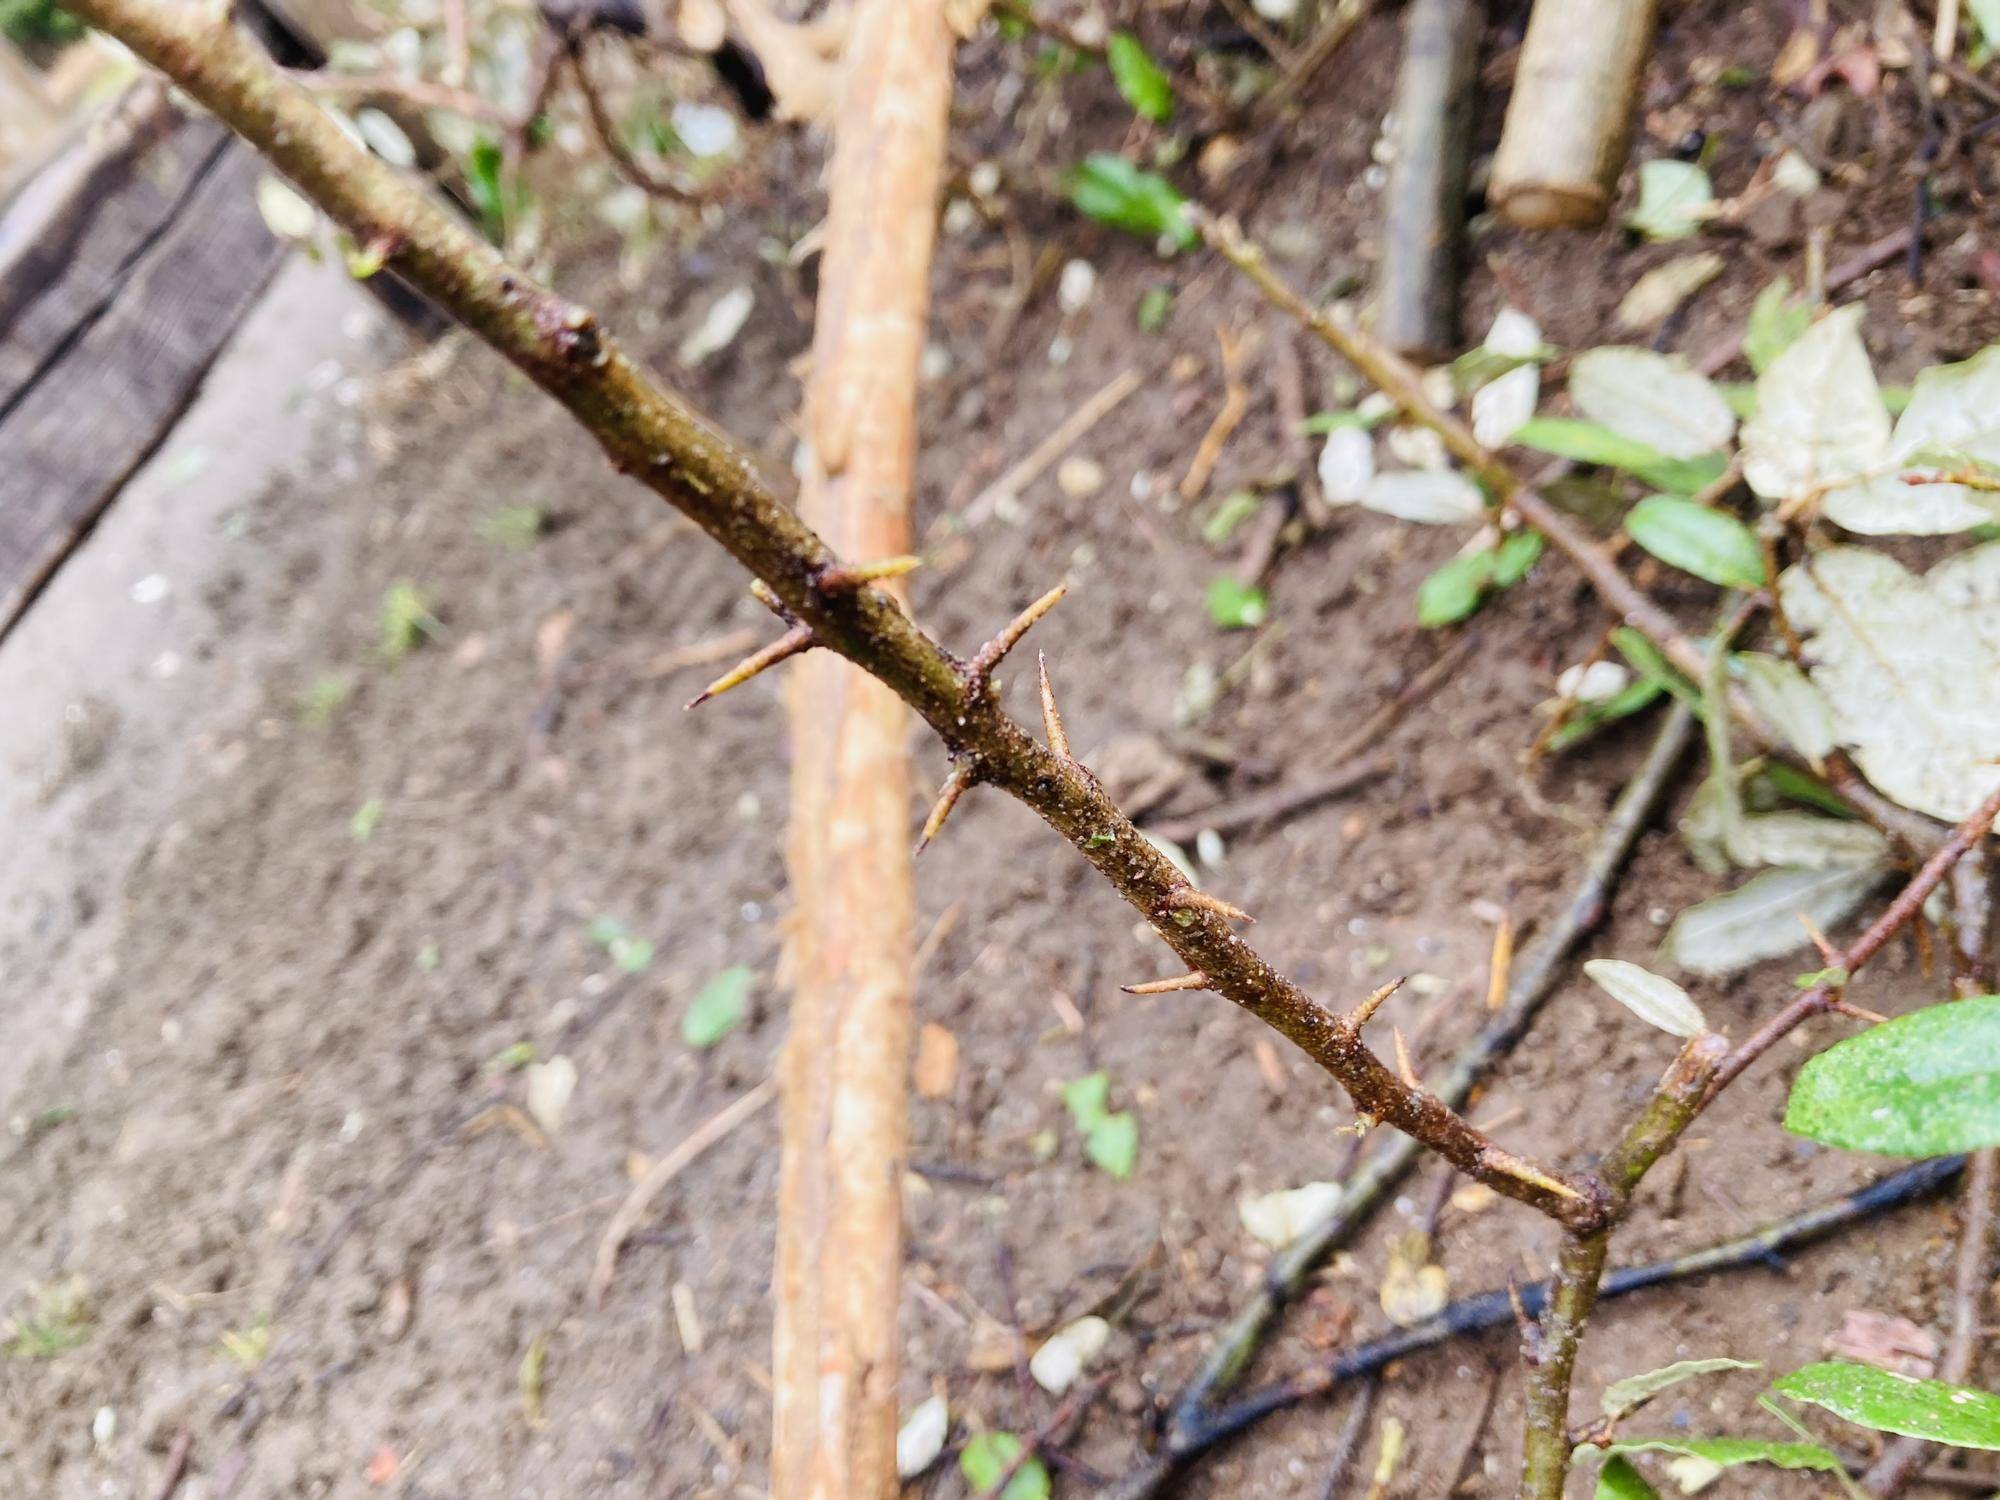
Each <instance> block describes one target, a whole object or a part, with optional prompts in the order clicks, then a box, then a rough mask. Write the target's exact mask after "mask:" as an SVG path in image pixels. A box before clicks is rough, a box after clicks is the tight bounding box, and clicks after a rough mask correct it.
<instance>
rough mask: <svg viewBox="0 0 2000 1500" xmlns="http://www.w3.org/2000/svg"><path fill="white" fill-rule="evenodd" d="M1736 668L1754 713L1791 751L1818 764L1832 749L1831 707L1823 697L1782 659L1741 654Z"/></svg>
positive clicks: (1738, 654)
mask: <svg viewBox="0 0 2000 1500" xmlns="http://www.w3.org/2000/svg"><path fill="white" fill-rule="evenodd" d="M1735 666H1736V668H1737V670H1738V671H1739V672H1741V673H1742V675H1743V686H1744V687H1745V689H1747V690H1748V692H1749V694H1750V701H1751V702H1752V703H1754V704H1755V705H1756V706H1757V712H1758V713H1760V714H1762V715H1763V716H1764V718H1765V719H1766V720H1767V721H1768V722H1769V723H1770V725H1771V727H1772V728H1773V729H1775V730H1777V731H1778V733H1779V734H1781V735H1783V736H1784V737H1785V742H1786V743H1787V744H1789V745H1790V746H1791V747H1792V748H1793V749H1794V750H1796V751H1798V752H1799V754H1801V755H1803V756H1805V758H1806V759H1807V760H1810V761H1812V762H1813V763H1814V764H1818V763H1819V761H1820V760H1821V759H1823V758H1824V757H1825V756H1826V754H1827V753H1828V752H1829V751H1830V750H1832V749H1833V746H1834V722H1833V705H1832V704H1831V703H1829V702H1827V701H1826V694H1824V693H1822V692H1821V691H1820V690H1819V689H1818V688H1816V687H1814V686H1813V684H1812V680H1811V679H1810V678H1808V677H1807V676H1806V674H1805V673H1803V672H1801V671H1800V670H1799V669H1798V668H1797V667H1796V666H1794V665H1793V664H1792V663H1791V662H1788V661H1786V660H1785V659H1784V658H1783V657H1778V656H1770V655H1767V654H1766V653H1764V652H1762V651H1741V652H1738V653H1737V655H1736V657H1735Z"/></svg>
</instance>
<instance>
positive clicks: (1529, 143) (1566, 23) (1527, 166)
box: [1486, 0, 1659, 229]
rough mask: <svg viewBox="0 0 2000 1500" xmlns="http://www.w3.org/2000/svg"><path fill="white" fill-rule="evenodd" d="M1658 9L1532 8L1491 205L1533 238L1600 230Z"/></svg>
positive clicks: (1624, 0) (1632, 0)
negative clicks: (1535, 232)
mask: <svg viewBox="0 0 2000 1500" xmlns="http://www.w3.org/2000/svg"><path fill="white" fill-rule="evenodd" d="M1658 10H1659V5H1658V0H1535V10H1534V14H1533V15H1532V16H1531V17H1530V18H1529V20H1528V34H1527V37H1526V38H1525V39H1524V40H1523V42H1522V43H1521V60H1520V64H1519V67H1518V68H1517V69H1516V71H1515V75H1514V97H1513V98H1512V99H1511V100H1509V101H1508V104H1507V122H1506V125H1505V126H1504V127H1503V129H1502V131H1501V135H1500V149H1499V150H1498V151H1497V152H1496V153H1495V154H1494V157H1493V174H1492V178H1491V180H1490V182H1489V184H1488V187H1487V194H1486V195H1487V198H1488V200H1489V201H1490V202H1492V204H1493V205H1494V206H1495V207H1496V208H1498V209H1499V210H1500V212H1501V213H1502V214H1503V215H1504V216H1505V217H1506V218H1508V219H1510V220H1511V221H1512V222H1514V223H1516V224H1520V225H1523V226H1525V227H1527V228H1530V229H1551V228H1559V227H1564V226H1577V227H1583V226H1588V225H1592V224H1601V223H1603V222H1604V217H1605V215H1606V214H1608V213H1609V212H1610V211H1611V199H1612V195H1613V194H1614V192H1615V191H1616V190H1617V186H1618V173H1619V170H1620V169H1621V168H1622V167H1623V166H1624V164H1625V150H1626V146H1627V143H1628V141H1629V139H1630V136H1631V130H1632V111H1633V107H1634V104H1635V102H1636V101H1637V98H1638V93H1639V78H1640V75H1641V74H1642V73H1643V72H1644V71H1645V66H1646V53H1647V51H1648V50H1649V49H1650V48H1651V46H1652V44H1653V24H1654V21H1655V20H1656V18H1657V14H1658Z"/></svg>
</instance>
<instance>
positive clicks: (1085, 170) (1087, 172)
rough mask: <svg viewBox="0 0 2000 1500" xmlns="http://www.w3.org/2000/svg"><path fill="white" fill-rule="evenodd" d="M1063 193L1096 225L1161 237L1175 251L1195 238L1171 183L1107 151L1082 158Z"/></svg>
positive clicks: (1188, 245) (1183, 206) (1195, 235)
mask: <svg viewBox="0 0 2000 1500" xmlns="http://www.w3.org/2000/svg"><path fill="white" fill-rule="evenodd" d="M1069 196H1070V202H1072V203H1074V204H1075V205H1076V206H1077V209H1078V210H1079V211H1080V212H1082V213H1084V214H1086V215H1088V216H1089V217H1090V218H1093V219H1095V220H1097V222H1098V223H1100V224H1109V225H1110V226H1111V227H1112V228H1113V229H1122V230H1124V231H1125V232H1126V233H1128V234H1136V235H1139V236H1141V237H1142V238H1144V239H1149V240H1164V241H1165V242H1166V243H1167V245H1168V246H1170V247H1171V248H1173V249H1176V250H1186V249H1188V248H1189V247H1191V246H1192V245H1193V244H1194V243H1195V241H1196V240H1198V239H1199V238H1200V235H1198V234H1197V233H1196V232H1195V227H1194V225H1193V224H1192V223H1190V222H1189V220H1188V216H1187V200H1186V199H1185V198H1183V197H1182V196H1181V195H1180V193H1179V192H1178V191H1177V190H1176V189H1175V187H1174V185H1173V184H1172V183H1170V182H1168V181H1167V180H1166V178H1164V177H1160V176H1158V175H1156V174H1154V173H1152V172H1145V171H1141V170H1140V169H1139V168H1138V167H1135V166H1133V165H1132V163H1131V162H1129V161H1127V160H1125V158H1124V157H1122V156H1114V155H1112V154H1111V153H1110V152H1108V151H1099V152H1096V153H1094V154H1093V155H1091V156H1088V157H1086V158H1085V159H1084V161H1083V163H1082V165H1080V166H1079V167H1077V168H1076V170H1075V171H1073V172H1072V173H1071V174H1070V181H1069Z"/></svg>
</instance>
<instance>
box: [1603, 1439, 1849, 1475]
mask: <svg viewBox="0 0 2000 1500" xmlns="http://www.w3.org/2000/svg"><path fill="white" fill-rule="evenodd" d="M1578 1453H1579V1455H1580V1456H1583V1457H1588V1456H1589V1455H1590V1454H1591V1453H1603V1454H1605V1455H1606V1456H1607V1457H1610V1458H1617V1457H1619V1456H1621V1455H1623V1454H1626V1453H1674V1454H1679V1455H1681V1456H1683V1457H1687V1458H1705V1459H1707V1460H1708V1461H1709V1462H1710V1463H1712V1464H1719V1465H1721V1466H1722V1467H1723V1468H1725V1469H1733V1468H1735V1467H1736V1466H1737V1465H1739V1464H1771V1465H1773V1466H1774V1467H1776V1468H1780V1469H1812V1470H1817V1471H1818V1472H1820V1473H1822V1474H1834V1473H1841V1472H1844V1470H1842V1469H1841V1464H1840V1460H1839V1459H1838V1458H1836V1457H1834V1455H1833V1454H1831V1453H1829V1452H1827V1451H1826V1449H1824V1448H1822V1447H1820V1446H1819V1444H1817V1443H1780V1442H1774V1441H1772V1440H1770V1439H1768V1438H1730V1437H1718V1438H1668V1437H1656V1438H1621V1439H1620V1440H1619V1441H1617V1442H1615V1443H1613V1444H1611V1445H1610V1446H1609V1447H1607V1448H1596V1447H1594V1446H1592V1445H1591V1444H1588V1443H1586V1444H1585V1445H1584V1446H1583V1447H1582V1448H1580V1449H1579V1450H1578Z"/></svg>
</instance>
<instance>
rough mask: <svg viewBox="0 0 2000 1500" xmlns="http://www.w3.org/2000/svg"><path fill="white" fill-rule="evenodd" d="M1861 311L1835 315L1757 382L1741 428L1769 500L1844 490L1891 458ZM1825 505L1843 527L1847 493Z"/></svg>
mask: <svg viewBox="0 0 2000 1500" xmlns="http://www.w3.org/2000/svg"><path fill="white" fill-rule="evenodd" d="M1861 313H1862V309H1861V308H1860V307H1859V306H1858V305H1856V306H1853V307H1843V308H1841V309H1840V310H1839V311H1837V312H1833V313H1829V314H1828V315H1827V316H1826V317H1824V318H1822V319H1820V321H1819V322H1818V323H1816V324H1814V325H1813V326H1812V327H1811V328H1809V329H1807V330H1806V331H1805V332H1804V333H1803V334H1801V335H1800V336H1799V338H1798V340H1797V342H1795V343H1794V344H1793V345H1792V346H1791V347H1790V348H1788V349H1787V350H1785V352H1784V353H1783V354H1780V355H1779V356H1778V357H1777V358H1776V359H1774V360H1773V361H1772V362H1771V364H1770V365H1769V366H1768V367H1767V368H1766V369H1765V370H1764V372H1763V374H1761V375H1759V376H1758V377H1757V406H1756V411H1755V412H1754V413H1753V414H1752V416H1751V417H1750V419H1749V420H1748V421H1746V422H1745V423H1744V424H1743V435H1742V447H1743V477H1744V479H1745V480H1746V481H1747V482H1748V483H1749V485H1750V488H1751V489H1753V490H1755V491H1756V492H1757V493H1758V494H1759V495H1762V496H1763V497H1764V498H1765V499H1767V500H1791V499H1795V498H1797V497H1800V496H1803V495H1805V494H1807V493H1809V492H1811V491H1814V490H1816V489H1819V488H1821V487H1823V486H1826V485H1829V484H1832V485H1840V484H1842V483H1844V482H1845V481H1848V480H1852V479H1855V478H1856V477H1858V476H1860V475H1862V474H1864V473H1866V472H1867V471H1868V470H1870V469H1872V468H1874V467H1876V466H1878V465H1879V464H1881V463H1882V461H1883V459H1884V457H1885V455H1886V454H1887V452H1888V447H1889V410H1888V408H1887V407H1885V406H1884V405H1883V404H1882V392H1881V390H1880V388H1879V387H1877V385H1876V384H1875V372H1874V370H1873V369H1872V368H1871V367H1870V366H1869V363H1868V351H1867V350H1866V349H1864V348H1863V347H1862V344H1861ZM1823 503H1824V505H1825V507H1826V510H1827V515H1828V516H1829V518H1830V519H1833V520H1835V521H1838V520H1839V516H1838V515H1837V514H1835V512H1836V511H1837V510H1839V509H1840V508H1841V507H1842V505H1843V504H1844V503H1845V502H1844V500H1843V495H1842V492H1841V491H1840V490H1838V489H1836V490H1834V491H1833V492H1832V493H1829V494H1827V495H1826V497H1825V500H1824V502H1823ZM1841 524H1845V523H1844V522H1842V523H1841Z"/></svg>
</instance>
